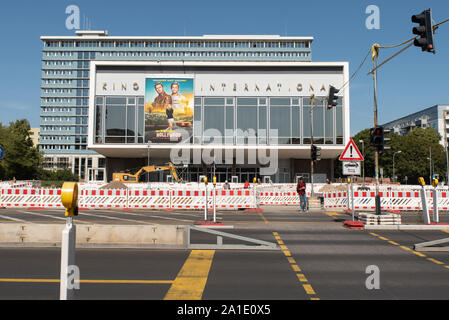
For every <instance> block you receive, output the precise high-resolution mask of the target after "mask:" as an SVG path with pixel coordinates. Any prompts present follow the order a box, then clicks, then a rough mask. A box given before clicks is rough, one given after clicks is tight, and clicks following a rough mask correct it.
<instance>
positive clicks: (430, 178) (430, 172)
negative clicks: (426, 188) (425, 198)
mask: <svg viewBox="0 0 449 320" xmlns="http://www.w3.org/2000/svg"><path fill="white" fill-rule="evenodd" d="M429 155H430V157H429V184H432V147H429Z"/></svg>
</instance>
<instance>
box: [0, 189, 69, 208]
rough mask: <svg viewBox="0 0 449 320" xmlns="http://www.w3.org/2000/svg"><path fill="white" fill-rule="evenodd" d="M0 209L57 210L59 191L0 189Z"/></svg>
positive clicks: (59, 203) (59, 200)
mask: <svg viewBox="0 0 449 320" xmlns="http://www.w3.org/2000/svg"><path fill="white" fill-rule="evenodd" d="M0 207H16V208H59V207H62V203H61V190H60V189H2V190H1V196H0Z"/></svg>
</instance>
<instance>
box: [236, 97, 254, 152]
mask: <svg viewBox="0 0 449 320" xmlns="http://www.w3.org/2000/svg"><path fill="white" fill-rule="evenodd" d="M257 127H258V123H257V98H237V132H236V135H237V138H238V139H239V138H242V137H243V138H244V141H241V140H240V141H238V142H237V143H239V142H240V143H244V144H255V143H256V140H255V139H256V137H257Z"/></svg>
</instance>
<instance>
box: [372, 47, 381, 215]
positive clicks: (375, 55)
mask: <svg viewBox="0 0 449 320" xmlns="http://www.w3.org/2000/svg"><path fill="white" fill-rule="evenodd" d="M371 50H372V52H373V55H372V59H373V64H374V69H375V70H374V72H373V80H374V127H377V59H378V56H379V46H378V45H373V46H372V48H371ZM374 163H375V171H374V175H375V178H376V198H375V200H376V214H377V215H380V214H381V210H380V194H379V151H378V150H376V153H375V154H374Z"/></svg>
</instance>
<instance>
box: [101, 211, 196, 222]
mask: <svg viewBox="0 0 449 320" xmlns="http://www.w3.org/2000/svg"><path fill="white" fill-rule="evenodd" d="M109 212H112V213H117V214H123V215H131V216H140V217H150V218H158V219H167V220H176V221H184V222H192V220H186V219H177V218H170V217H161V216H154V215H149V214H143V213H134V212H126V211H122V212H117V211H109ZM139 221H140V220H139Z"/></svg>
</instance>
